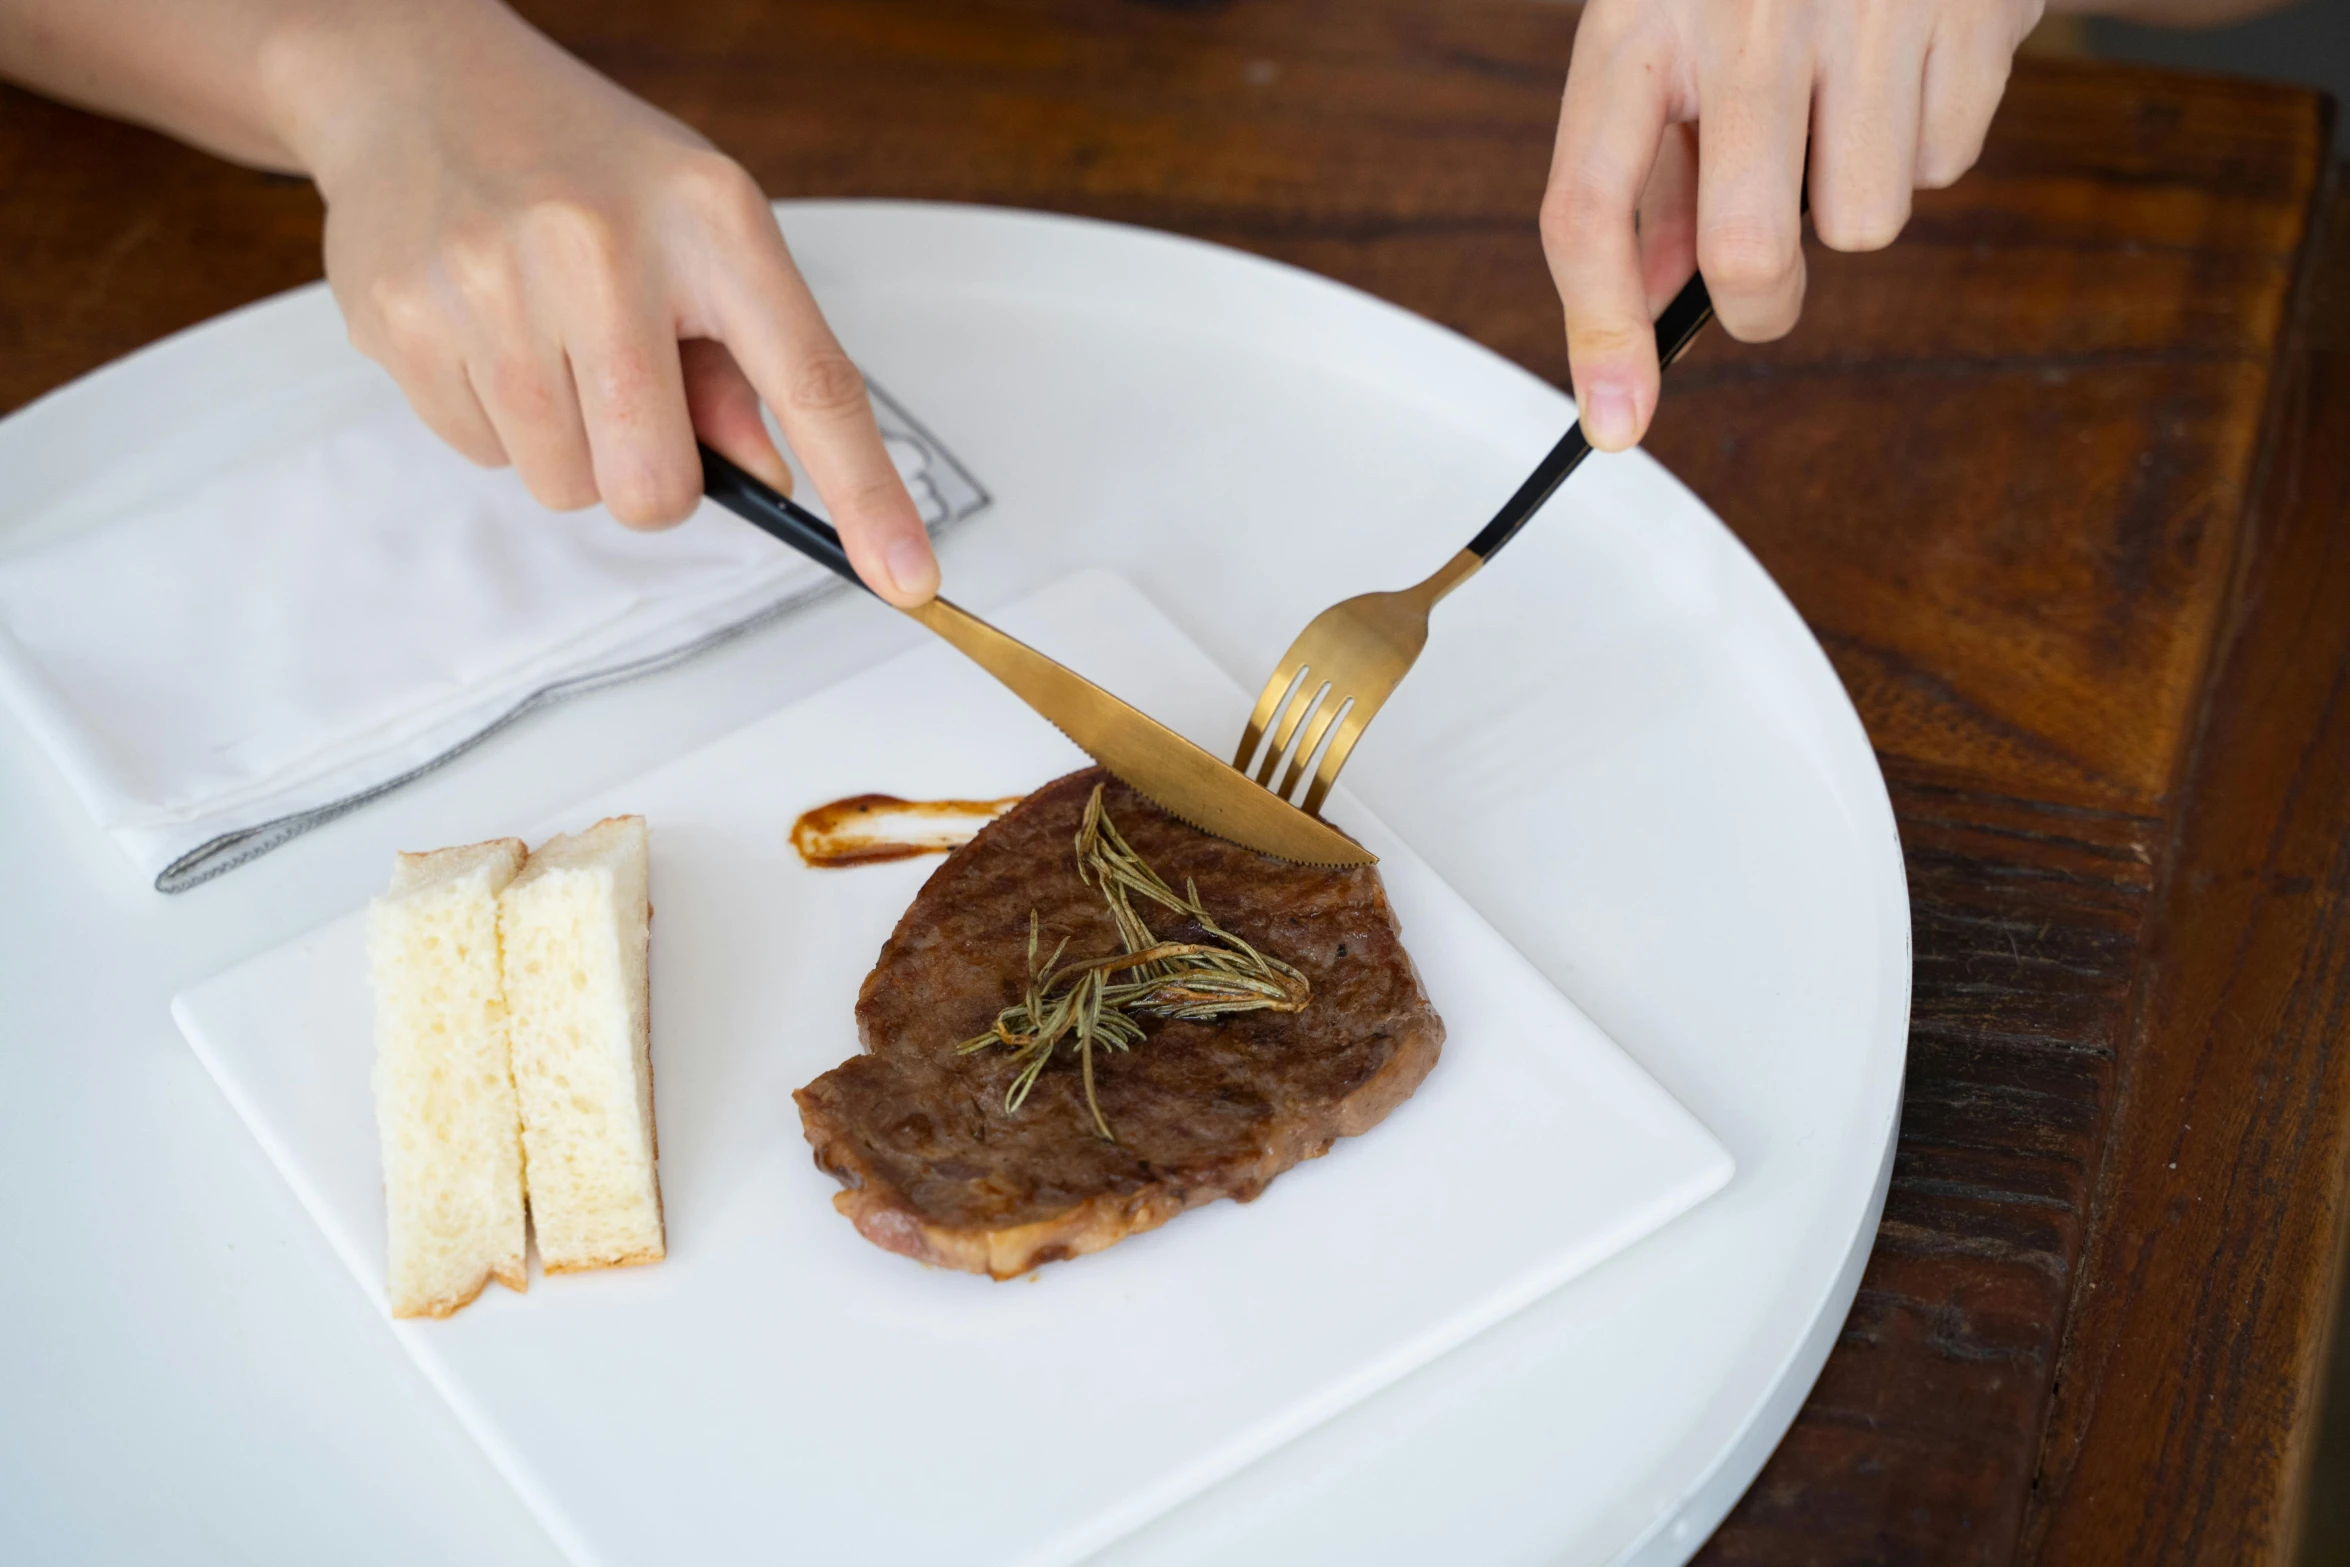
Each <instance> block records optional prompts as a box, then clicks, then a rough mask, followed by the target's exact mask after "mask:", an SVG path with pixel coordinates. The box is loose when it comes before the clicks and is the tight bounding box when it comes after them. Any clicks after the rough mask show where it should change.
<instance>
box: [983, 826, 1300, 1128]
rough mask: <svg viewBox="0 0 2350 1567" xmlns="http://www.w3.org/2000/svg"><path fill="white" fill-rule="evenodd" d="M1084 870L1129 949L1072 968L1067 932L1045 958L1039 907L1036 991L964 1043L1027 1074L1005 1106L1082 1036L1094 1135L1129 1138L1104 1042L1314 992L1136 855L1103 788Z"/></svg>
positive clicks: (1032, 951)
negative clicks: (1189, 936) (1009, 1058)
mask: <svg viewBox="0 0 2350 1567" xmlns="http://www.w3.org/2000/svg"><path fill="white" fill-rule="evenodd" d="M1077 877H1078V879H1079V880H1080V881H1082V882H1084V883H1085V884H1086V885H1087V886H1089V887H1096V888H1099V889H1100V891H1101V894H1102V901H1103V902H1105V903H1106V904H1108V905H1109V910H1110V919H1111V922H1112V923H1113V924H1115V925H1116V926H1117V927H1118V940H1119V943H1120V945H1121V946H1123V947H1124V948H1125V950H1124V951H1123V952H1117V953H1113V954H1111V955H1110V956H1108V957H1103V958H1087V959H1084V960H1083V961H1080V962H1075V963H1067V964H1064V963H1062V961H1061V956H1062V954H1063V953H1064V952H1066V951H1067V950H1068V946H1069V942H1068V939H1067V938H1066V937H1064V938H1062V940H1061V942H1060V944H1059V945H1057V946H1055V947H1054V948H1053V951H1052V956H1050V957H1048V958H1045V959H1044V960H1043V961H1042V962H1039V961H1038V960H1037V954H1038V953H1039V952H1040V951H1041V950H1042V947H1043V932H1042V930H1041V929H1040V927H1039V922H1038V920H1037V915H1036V911H1035V910H1033V909H1031V910H1029V912H1028V990H1027V994H1025V995H1024V996H1022V997H1021V999H1020V1000H1019V1001H1017V1002H1015V1003H1014V1004H1013V1005H1011V1006H1008V1007H1006V1008H1004V1010H1003V1011H1001V1012H999V1013H997V1014H996V1020H995V1026H994V1027H993V1028H991V1029H989V1030H988V1031H987V1032H986V1033H984V1034H981V1035H980V1036H979V1037H978V1038H976V1039H969V1040H965V1041H964V1042H963V1043H962V1044H961V1045H960V1046H958V1047H956V1052H955V1053H956V1054H957V1055H970V1054H971V1053H972V1052H974V1051H978V1050H985V1049H987V1048H988V1047H989V1046H990V1045H1003V1046H1006V1047H1007V1048H1009V1049H1010V1050H1011V1051H1012V1052H1013V1060H1014V1061H1016V1062H1018V1063H1019V1066H1020V1070H1019V1072H1018V1073H1017V1074H1015V1075H1014V1077H1013V1078H1012V1082H1011V1086H1010V1087H1008V1088H1007V1089H1005V1090H1004V1109H1005V1111H1006V1112H1007V1113H1009V1112H1014V1111H1017V1110H1018V1109H1019V1108H1020V1106H1021V1105H1022V1104H1023V1103H1025V1102H1026V1100H1027V1098H1028V1091H1029V1090H1030V1089H1031V1088H1034V1087H1035V1086H1036V1079H1037V1077H1038V1075H1039V1074H1041V1073H1042V1072H1043V1071H1044V1069H1045V1066H1046V1064H1047V1063H1048V1062H1050V1061H1051V1060H1052V1058H1053V1052H1054V1050H1055V1049H1057V1048H1058V1047H1059V1045H1060V1043H1061V1041H1062V1040H1064V1039H1068V1038H1071V1037H1074V1038H1075V1040H1076V1042H1077V1059H1078V1063H1079V1066H1080V1069H1081V1071H1082V1073H1083V1075H1084V1080H1085V1105H1086V1108H1087V1109H1088V1110H1090V1111H1091V1112H1092V1113H1093V1127H1094V1131H1095V1132H1096V1133H1098V1134H1099V1135H1100V1136H1101V1137H1103V1138H1105V1139H1107V1140H1108V1141H1110V1142H1116V1141H1117V1140H1118V1139H1117V1137H1116V1135H1115V1134H1114V1133H1112V1132H1111V1130H1110V1123H1109V1121H1108V1119H1107V1118H1106V1117H1104V1116H1103V1114H1102V1107H1101V1102H1100V1101H1099V1100H1098V1099H1096V1098H1095V1097H1094V1090H1093V1047H1094V1045H1095V1044H1096V1043H1097V1042H1098V1043H1100V1044H1101V1046H1102V1047H1103V1048H1104V1049H1106V1050H1129V1049H1132V1048H1133V1047H1134V1046H1135V1045H1138V1044H1140V1043H1141V1042H1142V1039H1143V1031H1142V1025H1141V1024H1140V1023H1138V1022H1136V1021H1135V1019H1136V1017H1138V1016H1142V1017H1160V1018H1185V1019H1192V1020H1204V1019H1210V1018H1219V1017H1227V1016H1230V1015H1231V1014H1233V1013H1236V1012H1299V1011H1303V1010H1304V1009H1305V1005H1306V1002H1307V1001H1309V1000H1310V999H1312V996H1313V987H1312V986H1311V985H1309V984H1308V983H1307V982H1306V977H1305V975H1303V974H1301V973H1299V972H1298V971H1297V970H1296V969H1295V968H1292V967H1291V966H1290V965H1289V964H1287V963H1284V962H1282V961H1281V960H1280V959H1279V958H1276V957H1270V956H1268V955H1267V954H1265V953H1262V952H1259V951H1258V950H1257V949H1256V948H1255V947H1252V946H1250V945H1249V944H1248V943H1247V942H1246V941H1244V940H1242V939H1241V938H1240V937H1238V936H1235V935H1234V934H1232V932H1230V931H1228V930H1226V929H1224V927H1223V926H1221V925H1218V924H1217V923H1216V922H1215V920H1214V919H1212V918H1211V917H1210V916H1209V914H1208V911H1207V910H1206V909H1205V908H1203V907H1202V906H1201V905H1200V901H1199V888H1198V886H1197V885H1195V884H1194V883H1192V882H1190V881H1188V880H1186V881H1185V882H1184V884H1183V894H1182V896H1180V897H1178V896H1177V895H1176V893H1175V889H1174V888H1172V887H1170V886H1168V885H1167V883H1166V881H1165V879H1164V878H1162V877H1161V876H1160V875H1159V873H1158V872H1157V871H1155V870H1152V869H1151V867H1150V865H1149V863H1148V862H1147V861H1145V860H1144V859H1143V857H1142V856H1141V855H1139V854H1137V853H1135V852H1134V847H1133V845H1131V844H1129V843H1128V842H1127V841H1126V839H1125V837H1124V835H1122V834H1121V833H1120V832H1119V831H1118V828H1117V824H1116V823H1114V822H1112V821H1111V820H1110V817H1109V813H1108V812H1107V811H1105V810H1103V809H1102V791H1101V786H1100V785H1099V784H1096V785H1095V786H1094V791H1093V794H1092V796H1091V797H1090V798H1088V799H1087V800H1086V802H1085V818H1084V820H1083V821H1082V822H1081V823H1080V824H1079V825H1078V828H1077ZM1137 898H1140V899H1142V900H1144V902H1145V903H1146V904H1149V903H1155V904H1157V905H1159V906H1160V907H1162V908H1164V909H1167V910H1169V911H1170V912H1172V913H1175V914H1178V915H1181V916H1182V917H1183V918H1185V919H1188V920H1189V921H1191V922H1192V923H1193V924H1194V925H1196V926H1198V927H1199V929H1200V930H1201V932H1202V933H1203V934H1204V935H1205V936H1206V937H1207V939H1206V940H1204V941H1161V940H1160V939H1159V938H1158V937H1157V936H1156V935H1155V934H1153V933H1152V931H1151V928H1150V925H1149V923H1148V922H1146V921H1145V920H1144V919H1143V917H1142V915H1141V913H1140V912H1139V911H1138V910H1137V909H1136V908H1135V906H1134V903H1135V900H1136V899H1137Z"/></svg>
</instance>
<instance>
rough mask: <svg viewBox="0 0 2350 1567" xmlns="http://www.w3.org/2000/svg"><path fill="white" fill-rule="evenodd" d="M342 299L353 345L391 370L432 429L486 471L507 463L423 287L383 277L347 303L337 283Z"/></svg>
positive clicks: (440, 316)
mask: <svg viewBox="0 0 2350 1567" xmlns="http://www.w3.org/2000/svg"><path fill="white" fill-rule="evenodd" d="M335 299H336V302H337V303H339V304H341V305H342V306H343V319H344V320H345V322H346V323H347V324H348V331H349V334H350V339H351V346H352V347H353V348H356V349H358V350H359V351H360V352H361V353H363V354H365V355H366V356H367V357H368V358H370V359H372V360H374V361H375V362H376V363H377V364H379V365H382V366H383V367H384V369H386V370H388V371H390V372H391V376H392V379H393V380H395V381H397V382H398V383H399V384H400V390H401V391H402V392H405V393H406V394H407V396H408V406H409V407H411V408H413V409H414V410H416V417H417V418H419V419H421V420H423V421H424V426H425V428H426V429H428V430H430V431H432V433H433V434H435V435H437V436H439V437H440V438H441V439H442V440H443V441H445V442H447V443H448V444H449V445H451V446H453V447H455V448H456V449H457V450H458V451H459V452H460V453H462V454H463V455H464V456H465V457H467V458H469V459H470V460H472V461H473V462H476V463H479V464H480V465H481V466H482V467H484V468H503V467H505V466H506V460H507V459H506V448H505V447H504V446H502V445H500V444H499V442H498V432H497V431H496V430H495V429H494V428H492V427H491V424H490V419H489V415H488V414H487V413H485V412H483V411H482V406H481V399H480V398H478V397H476V396H474V395H473V383H472V382H470V381H468V380H467V379H466V376H465V362H464V361H463V360H462V359H460V358H457V357H455V356H454V355H453V354H452V353H451V352H450V351H449V347H448V345H449V343H450V341H451V334H450V333H449V332H448V331H447V330H446V324H445V321H444V318H443V317H442V315H441V313H440V312H439V311H438V310H437V309H435V308H433V306H432V305H431V303H430V302H429V300H428V298H427V297H426V294H425V291H424V290H423V289H421V288H417V287H414V286H409V285H405V284H402V283H395V282H393V281H391V280H388V279H382V278H379V279H376V280H374V282H373V283H372V284H371V286H369V287H367V288H366V289H364V290H362V291H361V292H360V295H359V297H358V298H357V299H355V300H347V299H345V298H344V290H343V288H342V286H341V285H340V283H339V282H338V284H337V287H336V292H335Z"/></svg>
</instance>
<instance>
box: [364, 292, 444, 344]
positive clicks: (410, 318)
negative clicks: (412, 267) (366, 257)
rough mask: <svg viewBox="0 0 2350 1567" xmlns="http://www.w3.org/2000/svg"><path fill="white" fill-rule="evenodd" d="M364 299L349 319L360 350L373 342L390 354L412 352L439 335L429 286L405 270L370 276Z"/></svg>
mask: <svg viewBox="0 0 2350 1567" xmlns="http://www.w3.org/2000/svg"><path fill="white" fill-rule="evenodd" d="M363 298H364V300H365V307H364V308H363V309H361V310H356V311H353V312H352V315H351V322H350V327H351V341H352V342H353V344H355V345H356V346H358V347H360V348H361V349H363V350H364V349H367V347H368V345H369V343H371V342H372V343H374V344H377V345H380V346H381V347H382V348H383V349H384V350H385V351H387V352H390V353H395V354H408V353H414V352H416V351H417V350H419V349H421V348H423V347H424V346H426V345H427V344H429V343H430V342H432V341H433V340H434V339H436V338H437V337H439V336H440V335H441V328H442V321H441V312H440V310H439V309H438V307H437V306H436V305H435V304H434V303H433V299H432V294H431V291H430V289H429V288H427V287H426V286H425V285H423V284H422V283H420V282H418V281H417V280H416V279H415V278H413V277H410V276H408V275H407V274H405V273H386V274H384V275H382V276H380V277H376V278H373V279H371V280H370V281H369V282H368V284H367V287H366V289H365V290H364V291H363ZM363 335H364V336H363Z"/></svg>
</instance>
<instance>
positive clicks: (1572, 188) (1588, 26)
mask: <svg viewBox="0 0 2350 1567" xmlns="http://www.w3.org/2000/svg"><path fill="white" fill-rule="evenodd" d="M1619 17H1621V18H1627V19H1626V20H1618V18H1619ZM1667 64H1668V61H1667V59H1666V51H1665V47H1664V44H1663V41H1662V36H1661V35H1660V34H1658V33H1656V32H1655V31H1654V30H1653V29H1650V28H1647V27H1645V26H1643V25H1642V24H1641V21H1640V18H1639V16H1638V13H1637V12H1634V11H1631V10H1630V9H1628V8H1627V9H1623V10H1617V9H1612V8H1611V9H1608V10H1605V11H1603V10H1602V9H1601V8H1600V7H1599V6H1597V5H1595V6H1593V7H1592V8H1591V9H1590V10H1587V11H1586V12H1585V13H1584V17H1583V22H1582V25H1581V27H1580V28H1579V29H1578V31H1577V33H1576V37H1575V53H1574V58H1573V59H1572V61H1571V62H1570V63H1569V65H1568V67H1567V90H1566V97H1565V99H1564V100H1563V101H1562V103H1561V105H1560V109H1559V129H1558V141H1557V144H1556V145H1555V147H1554V148H1553V150H1552V152H1551V160H1550V184H1549V187H1548V189H1547V190H1546V191H1545V192H1544V194H1543V199H1542V249H1543V254H1544V255H1545V256H1546V257H1548V258H1549V261H1550V275H1551V279H1552V281H1553V282H1554V283H1555V284H1557V286H1558V292H1559V303H1560V305H1561V306H1562V307H1563V308H1564V310H1565V313H1566V324H1567V363H1568V368H1569V370H1570V372H1571V374H1572V376H1573V379H1574V388H1575V407H1576V408H1577V410H1578V411H1579V413H1580V416H1581V418H1582V422H1583V433H1584V435H1585V436H1586V437H1587V438H1588V439H1589V440H1590V442H1591V444H1592V445H1593V446H1595V447H1597V448H1598V449H1599V450H1601V451H1606V452H1612V451H1622V450H1623V449H1624V448H1625V447H1628V446H1631V445H1632V444H1634V443H1635V442H1637V441H1638V440H1639V439H1640V437H1641V435H1642V434H1643V433H1644V432H1646V430H1647V428H1648V421H1649V417H1650V416H1651V415H1652V414H1653V413H1654V412H1655V411H1656V394H1657V364H1656V335H1655V332H1654V329H1653V326H1652V322H1653V317H1652V316H1651V315H1650V313H1649V309H1648V298H1647V292H1646V290H1645V289H1644V287H1643V286H1642V282H1641V254H1640V242H1639V238H1638V236H1637V235H1636V234H1635V233H1634V231H1633V222H1634V214H1635V212H1636V211H1637V210H1638V204H1639V200H1640V193H1641V187H1642V186H1643V185H1644V184H1645V183H1646V181H1647V179H1648V173H1649V170H1650V168H1651V167H1652V166H1653V165H1654V164H1655V162H1656V159H1657V142H1658V138H1659V137H1660V136H1662V135H1663V133H1664V126H1665V108H1666V100H1665V88H1664V81H1665V75H1666V67H1667Z"/></svg>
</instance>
